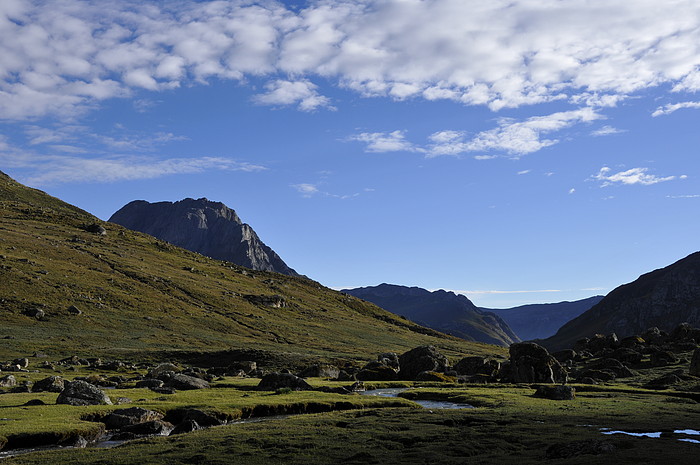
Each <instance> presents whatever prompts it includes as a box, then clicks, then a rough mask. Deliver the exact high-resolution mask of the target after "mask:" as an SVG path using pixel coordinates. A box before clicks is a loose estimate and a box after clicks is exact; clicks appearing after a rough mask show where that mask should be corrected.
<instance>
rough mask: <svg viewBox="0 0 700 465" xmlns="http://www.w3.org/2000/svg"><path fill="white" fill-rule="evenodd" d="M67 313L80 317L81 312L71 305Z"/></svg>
mask: <svg viewBox="0 0 700 465" xmlns="http://www.w3.org/2000/svg"><path fill="white" fill-rule="evenodd" d="M68 313H70V314H72V315H81V314H82V313H83V312H82V311H81V310H80V309H79V308H78V307H76V306H75V305H71V306H70V307H68Z"/></svg>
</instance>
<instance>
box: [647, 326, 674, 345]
mask: <svg viewBox="0 0 700 465" xmlns="http://www.w3.org/2000/svg"><path fill="white" fill-rule="evenodd" d="M642 338H643V339H644V340H645V341H646V342H647V344H663V343H664V342H666V341H667V340H668V333H667V332H666V331H661V330H660V329H659V328H657V327H656V326H654V327H652V328H649V329H647V330H646V331H644V333H643V334H642Z"/></svg>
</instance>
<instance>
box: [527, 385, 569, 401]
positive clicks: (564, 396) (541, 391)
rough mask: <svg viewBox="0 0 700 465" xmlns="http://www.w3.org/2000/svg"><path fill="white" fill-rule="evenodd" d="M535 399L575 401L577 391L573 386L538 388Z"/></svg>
mask: <svg viewBox="0 0 700 465" xmlns="http://www.w3.org/2000/svg"><path fill="white" fill-rule="evenodd" d="M534 395H535V397H541V398H543V399H551V400H573V399H574V398H576V389H574V388H573V387H571V386H562V385H560V386H538V387H537V390H536V391H535V394H534Z"/></svg>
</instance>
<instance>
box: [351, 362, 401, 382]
mask: <svg viewBox="0 0 700 465" xmlns="http://www.w3.org/2000/svg"><path fill="white" fill-rule="evenodd" d="M355 378H356V379H358V380H360V381H396V380H398V379H399V374H398V373H397V372H396V370H395V369H393V368H391V367H390V366H387V365H384V364H383V363H381V362H369V363H368V364H367V365H365V366H364V367H363V368H362V369H361V370H360V371H359V372H358V373H357V374H356V375H355Z"/></svg>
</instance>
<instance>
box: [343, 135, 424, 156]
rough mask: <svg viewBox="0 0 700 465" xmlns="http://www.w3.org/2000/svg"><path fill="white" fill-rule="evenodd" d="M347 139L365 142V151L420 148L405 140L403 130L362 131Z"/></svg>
mask: <svg viewBox="0 0 700 465" xmlns="http://www.w3.org/2000/svg"><path fill="white" fill-rule="evenodd" d="M349 140H354V141H359V142H365V143H366V144H367V146H366V147H365V151H366V152H378V153H381V152H420V151H422V149H420V148H418V147H416V146H414V145H413V144H412V143H410V142H409V141H407V140H406V132H405V131H398V130H397V131H393V132H363V133H361V134H357V135H354V136H351V137H350V138H349Z"/></svg>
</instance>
